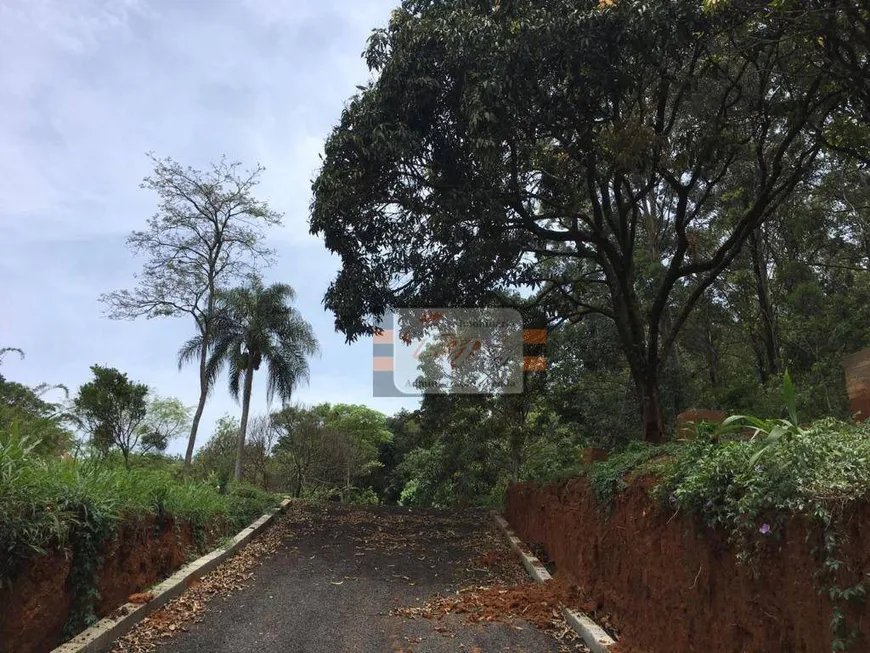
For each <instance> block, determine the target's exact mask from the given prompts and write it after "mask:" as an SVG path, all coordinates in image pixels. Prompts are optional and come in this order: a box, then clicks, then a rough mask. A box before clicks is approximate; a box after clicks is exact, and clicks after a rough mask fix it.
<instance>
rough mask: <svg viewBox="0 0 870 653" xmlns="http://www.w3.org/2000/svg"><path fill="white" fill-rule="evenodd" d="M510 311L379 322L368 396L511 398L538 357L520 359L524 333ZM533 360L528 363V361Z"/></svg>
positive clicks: (436, 313) (439, 312)
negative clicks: (524, 372) (371, 393)
mask: <svg viewBox="0 0 870 653" xmlns="http://www.w3.org/2000/svg"><path fill="white" fill-rule="evenodd" d="M532 332H533V333H535V334H537V335H536V336H535V338H533V339H537V340H540V338H541V335H540V334H544V336H543V337H544V340H545V334H546V332H545V331H543V330H525V331H524V330H523V323H522V317H521V316H520V314H519V313H518V312H517V311H515V310H513V309H493V308H485V309H476V308H425V309H422V308H417V309H399V310H397V311H395V312H393V313H389V314H387V315H385V316H384V318H383V319H382V320H381V322H380V324H379V331H378V333H377V334H376V335H375V337H374V351H373V353H374V376H373V381H374V394H375V396H378V397H404V396H420V395H424V394H517V393H520V392H522V391H523V371H524V370H525V371H530V370H541V369H544V368H545V366H546V364H545V361H544V360H543V357H540V356H537V357H527V356H526V357H524V355H523V343H524V341H525V342H529V341H530V337H529V333H532ZM530 358H531V359H533V360H532V361H531V362H530V360H529V359H530Z"/></svg>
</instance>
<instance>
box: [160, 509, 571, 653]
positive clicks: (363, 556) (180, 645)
mask: <svg viewBox="0 0 870 653" xmlns="http://www.w3.org/2000/svg"><path fill="white" fill-rule="evenodd" d="M284 519H286V520H290V523H289V524H286V525H288V526H289V528H286V529H285V530H286V532H287V533H288V537H287V538H286V540H285V541H284V543H283V545H282V546H281V548H280V549H279V550H278V551H277V552H276V553H275V554H274V555H272V556H271V557H270V558H268V559H266V560H265V561H264V562H263V563H262V564H261V565H260V566H259V567H258V568H257V569H256V571H255V576H254V578H253V580H252V582H251V583H250V585H249V586H248V587H247V588H246V589H244V590H242V591H240V592H237V593H235V594H233V595H232V596H231V597H230V598H228V599H226V600H223V599H221V598H216V599H214V600H213V601H211V602H210V603H209V605H208V608H207V609H206V611H205V613H204V615H203V618H202V620H201V622H200V623H198V624H195V625H193V626H192V627H191V628H190V630H189V631H188V632H186V633H181V634H179V635H177V636H175V637H173V638H172V639H171V640H169V641H168V642H167V643H166V645H164V646H161V647H160V649H159V650H160V651H161V652H165V653H279V652H280V653H296V652H299V653H302V652H304V653H343V652H358V653H381V652H384V653H387V652H389V653H409V652H415V653H440V652H445V651H464V652H465V653H490V652H492V653H509V652H517V653H518V652H526V653H544V652H558V651H560V650H568V649H565V648H561V647H560V644H559V642H557V640H555V639H554V638H553V637H551V636H550V635H548V634H546V633H544V632H542V631H539V630H537V629H536V628H535V627H534V626H533V625H531V624H528V623H526V622H515V623H513V624H504V623H487V624H469V623H467V622H466V620H465V619H464V618H463V617H462V616H460V615H450V616H448V617H447V618H446V619H444V620H427V619H413V618H409V617H408V616H407V615H406V616H396V615H391V614H390V612H391V610H393V609H395V608H397V607H409V606H410V607H414V606H421V605H424V604H426V603H427V602H428V601H429V600H431V599H432V598H434V597H435V596H436V595H438V594H439V593H440V594H442V595H445V594H452V593H455V591H456V590H457V589H458V588H459V587H464V586H469V585H486V584H492V583H493V582H496V581H502V582H505V581H506V582H514V581H518V580H520V579H522V578H523V571H522V568H521V566H520V565H519V563H517V562H513V561H509V562H505V563H504V564H502V565H500V566H486V565H482V564H481V563H480V556H481V553H483V552H484V551H486V550H491V549H492V547H494V546H495V547H499V546H503V544H502V541H501V539H500V538H499V535H498V533H497V532H496V531H495V529H494V528H492V525H491V522H490V519H489V517H488V515H486V513H483V512H479V513H478V512H472V513H463V514H462V515H461V516H452V515H450V514H448V513H444V512H438V511H421V510H414V511H409V510H408V509H402V508H366V509H363V508H349V507H344V506H340V505H337V504H336V505H334V506H332V505H331V506H327V507H324V506H301V507H300V506H297V507H296V508H295V509H294V510H291V511H290V513H289V514H288V515H287V516H286V517H284ZM504 559H505V560H506V561H508V560H509V558H508V557H505V558H504Z"/></svg>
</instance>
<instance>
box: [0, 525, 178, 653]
mask: <svg viewBox="0 0 870 653" xmlns="http://www.w3.org/2000/svg"><path fill="white" fill-rule="evenodd" d="M193 542H194V539H193V532H192V530H191V528H190V527H188V526H186V525H185V526H183V527H179V528H176V527H175V525H174V524H173V523H172V522H171V521H170V522H168V523H164V524H163V525H162V526H161V527H160V529H159V530H158V529H157V527H156V525H155V522H154V521H153V520H147V521H143V522H139V523H138V524H128V525H124V526H122V527H121V529H120V531H119V533H118V535H117V537H116V538H115V539H114V540H113V541H112V542H110V543H109V544H108V547H107V549H106V552H105V557H104V562H103V566H102V568H101V570H100V577H99V582H98V584H97V588H98V590H99V593H100V599H99V600H98V602H97V605H96V610H95V612H96V614H97V616H98V617H104V616H106V615H107V614H109V613H110V612H112V611H113V610H114V609H115V608H117V607H118V606H119V605H122V604H124V603H126V602H127V599H128V597H129V596H130V595H131V594H133V593H135V592H139V591H141V590H143V589H145V588H146V587H148V586H150V585H153V584H154V583H155V582H157V581H159V580H162V579H163V578H165V577H167V576H169V575H170V574H172V572H174V571H175V570H176V569H178V568H179V567H181V565H183V564H184V562H185V560H187V559H188V557H189V554H190V553H191V550H192V549H194V545H193ZM69 557H70V556H69V552H66V551H58V550H54V551H51V552H50V553H49V554H47V555H42V556H34V557H33V558H31V559H30V560H28V561H27V562H26V563H25V565H24V567H23V569H22V571H21V573H20V574H19V575H18V577H17V578H16V579H15V581H14V583H13V584H12V585H11V586H10V587H3V588H0V651H2V653H45V652H46V651H51V650H52V649H53V648H55V647H56V646H58V645H59V644H60V643H61V642H62V641H63V628H64V625H65V624H66V621H67V618H68V616H69V609H70V606H71V604H72V591H71V588H70V587H69V585H68V583H67V576H68V574H69V569H70V562H69V559H68V558H69Z"/></svg>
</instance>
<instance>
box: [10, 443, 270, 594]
mask: <svg viewBox="0 0 870 653" xmlns="http://www.w3.org/2000/svg"><path fill="white" fill-rule="evenodd" d="M36 447H37V445H36V443H34V442H33V441H30V440H29V439H28V438H26V437H21V436H19V435H18V433H17V432H16V431H15V430H12V431H11V432H7V433H0V561H2V562H0V583H2V584H5V583H6V582H8V580H9V579H10V578H12V577H14V574H15V571H16V569H17V567H18V565H19V564H20V562H21V561H22V560H23V559H24V558H25V557H27V556H28V555H29V554H31V553H35V552H41V551H44V550H46V549H47V548H49V547H52V546H66V545H70V546H71V547H72V548H73V549H76V548H79V549H81V548H82V546H83V545H86V548H88V549H90V550H89V551H85V552H83V553H84V557H85V558H86V559H87V560H88V561H90V560H96V558H97V557H98V556H99V555H100V549H101V546H102V544H103V543H104V542H105V540H106V538H108V537H109V536H110V535H111V534H112V533H113V532H115V530H116V528H117V526H118V524H119V523H121V522H126V521H134V520H139V519H144V518H148V517H152V518H157V519H170V518H171V519H174V520H176V521H179V522H185V523H187V524H189V525H191V526H192V527H193V528H194V530H195V531H201V530H202V529H205V528H206V527H209V528H215V527H218V528H220V530H221V531H223V532H225V533H226V534H230V533H234V532H236V531H238V530H240V529H241V528H243V527H244V526H245V525H247V524H248V523H250V522H251V521H252V520H253V519H254V518H256V517H257V516H259V515H261V514H262V513H263V512H265V511H266V510H268V509H270V508H272V507H274V506H275V505H276V497H275V495H272V494H268V493H266V492H263V491H261V490H259V489H257V488H254V487H251V486H247V485H235V486H233V485H231V486H229V488H228V489H227V491H226V492H224V493H221V492H220V491H219V489H218V487H217V483H213V482H210V481H206V482H197V483H193V482H180V481H177V480H175V479H174V478H173V475H172V474H171V473H170V472H168V471H166V470H163V469H153V468H152V469H132V470H129V471H128V470H126V469H123V468H120V467H118V466H114V465H111V464H110V463H108V462H107V461H105V460H102V461H100V460H95V459H86V460H83V461H75V460H71V459H67V460H63V459H54V458H50V459H46V458H40V457H38V456H35V455H34V451H35V448H36ZM74 557H75V558H76V559H78V558H79V557H80V556H79V555H75V556H74ZM76 561H77V562H80V563H82V564H85V560H84V559H83V560H76Z"/></svg>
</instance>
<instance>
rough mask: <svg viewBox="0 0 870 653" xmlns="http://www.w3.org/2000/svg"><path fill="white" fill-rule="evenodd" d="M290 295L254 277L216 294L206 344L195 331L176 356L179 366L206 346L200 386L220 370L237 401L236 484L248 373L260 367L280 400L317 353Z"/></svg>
mask: <svg viewBox="0 0 870 653" xmlns="http://www.w3.org/2000/svg"><path fill="white" fill-rule="evenodd" d="M295 296H296V293H295V292H294V291H293V288H291V287H290V286H288V285H286V284H281V283H276V284H273V285H271V286H269V287H265V286H264V285H263V282H262V280H260V279H259V278H258V277H251V278H250V280H249V283H248V284H247V285H245V286H241V287H238V288H234V289H232V290H229V291H224V292H220V293H218V297H217V299H218V303H217V307H216V310H215V313H214V315H213V319H212V323H211V331H210V337H211V340H210V342H209V343H205V344H204V342H203V335H202V334H201V333H200V334H197V335H196V336H194V337H193V338H191V339H190V340H189V341H188V342H187V344H185V345H184V347H182V349H181V351H180V352H179V364H184V363H185V362H187V361H188V360H192V359H196V358H197V357H198V356H200V353H201V352H202V351H203V348H204V347H208V348H209V349H210V351H211V354H210V356H209V358H208V361H207V363H206V366H205V378H206V384H207V385H208V387H209V388H210V387H211V386H212V385H213V384H214V382H215V380H216V379H217V376H218V374H219V373H220V371H221V370H222V369H223V368H224V367H226V368H228V372H229V378H228V381H229V389H230V394H231V395H232V396H233V397H234V398H235V399H236V400H238V399H239V398H240V397H241V402H242V420H241V424H240V426H239V438H238V446H237V449H236V465H235V478H236V480H239V479H240V478H241V476H242V459H243V457H244V449H245V437H246V434H247V427H248V415H249V413H250V406H251V390H252V388H253V382H254V372H256V371H257V370H259V369H260V366H261V365H262V364H263V363H265V364H266V368H267V370H268V381H267V386H266V392H267V396H268V398H269V399H270V400H271V399H272V398H273V397H274V396H275V395H277V396H278V397H279V398H280V399H281V400H282V401H284V402H286V401H288V400H289V399H290V396H291V395H292V393H293V391H294V390H295V389H296V388H297V387H298V385H299V384H300V383H301V382H303V381H307V380H308V359H309V357H311V356H313V355H314V354H316V353H317V351H318V346H317V339H316V338H315V336H314V331H313V329H312V328H311V325H310V324H309V323H308V322H306V321H305V320H304V319H303V318H302V316H301V315H300V314H299V313H298V312H297V311H296V309H295V308H293V307H292V306H290V302H291V301H292V300H293V299H294V298H295Z"/></svg>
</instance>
